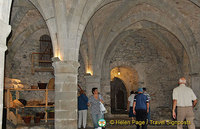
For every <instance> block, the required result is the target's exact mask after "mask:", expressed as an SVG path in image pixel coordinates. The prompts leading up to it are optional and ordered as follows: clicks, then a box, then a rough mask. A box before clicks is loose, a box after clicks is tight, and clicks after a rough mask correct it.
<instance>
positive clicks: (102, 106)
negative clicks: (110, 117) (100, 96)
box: [100, 102, 108, 114]
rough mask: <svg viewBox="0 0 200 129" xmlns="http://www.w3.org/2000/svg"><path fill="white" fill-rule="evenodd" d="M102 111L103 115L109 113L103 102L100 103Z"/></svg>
mask: <svg viewBox="0 0 200 129" xmlns="http://www.w3.org/2000/svg"><path fill="white" fill-rule="evenodd" d="M100 111H101V112H102V113H103V114H105V113H107V112H108V111H107V110H106V108H105V107H104V105H103V103H102V102H100Z"/></svg>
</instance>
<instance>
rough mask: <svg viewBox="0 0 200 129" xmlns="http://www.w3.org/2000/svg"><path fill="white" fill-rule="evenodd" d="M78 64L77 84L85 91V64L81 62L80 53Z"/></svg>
mask: <svg viewBox="0 0 200 129" xmlns="http://www.w3.org/2000/svg"><path fill="white" fill-rule="evenodd" d="M79 64H80V67H79V68H78V84H79V85H80V86H81V88H82V89H83V90H84V91H85V90H86V82H85V78H84V76H85V64H84V62H83V58H82V55H80V54H79Z"/></svg>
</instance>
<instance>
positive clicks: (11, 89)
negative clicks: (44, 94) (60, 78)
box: [5, 88, 55, 91]
mask: <svg viewBox="0 0 200 129" xmlns="http://www.w3.org/2000/svg"><path fill="white" fill-rule="evenodd" d="M8 89H9V90H10V91H46V90H48V91H54V90H55V89H14V88H5V90H8Z"/></svg>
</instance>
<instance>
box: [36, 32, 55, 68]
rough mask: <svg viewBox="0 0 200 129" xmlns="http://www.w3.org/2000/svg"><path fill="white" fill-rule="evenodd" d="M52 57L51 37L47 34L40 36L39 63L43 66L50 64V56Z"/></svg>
mask: <svg viewBox="0 0 200 129" xmlns="http://www.w3.org/2000/svg"><path fill="white" fill-rule="evenodd" d="M52 57H53V48H52V43H51V38H50V37H49V36H48V35H42V36H41V37H40V57H39V58H40V62H39V65H40V66H43V67H49V66H52V63H51V58H52Z"/></svg>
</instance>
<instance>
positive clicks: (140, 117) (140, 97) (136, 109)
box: [133, 88, 149, 129]
mask: <svg viewBox="0 0 200 129" xmlns="http://www.w3.org/2000/svg"><path fill="white" fill-rule="evenodd" d="M148 112H149V100H148V98H147V96H146V95H144V94H143V89H142V88H139V89H138V94H137V95H136V96H135V98H134V102H133V113H134V114H135V115H136V121H140V122H138V123H141V122H142V129H147V113H148ZM136 123H137V122H136ZM136 125H137V129H140V124H136Z"/></svg>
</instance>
